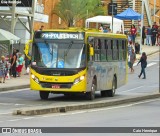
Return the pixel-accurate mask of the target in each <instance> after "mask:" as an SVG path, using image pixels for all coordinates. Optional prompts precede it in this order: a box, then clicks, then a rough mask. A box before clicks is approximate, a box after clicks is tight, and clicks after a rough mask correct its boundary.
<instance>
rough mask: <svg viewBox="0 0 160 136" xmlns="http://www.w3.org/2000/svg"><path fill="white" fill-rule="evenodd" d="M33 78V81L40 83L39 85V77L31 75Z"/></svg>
mask: <svg viewBox="0 0 160 136" xmlns="http://www.w3.org/2000/svg"><path fill="white" fill-rule="evenodd" d="M31 77H32V79H33V80H34V81H35V82H36V83H38V84H39V79H38V77H36V76H35V75H33V74H32V75H31Z"/></svg>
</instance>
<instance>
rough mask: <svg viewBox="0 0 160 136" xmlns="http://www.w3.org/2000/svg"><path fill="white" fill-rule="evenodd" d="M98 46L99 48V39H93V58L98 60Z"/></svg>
mask: <svg viewBox="0 0 160 136" xmlns="http://www.w3.org/2000/svg"><path fill="white" fill-rule="evenodd" d="M100 48H101V42H100V40H99V39H95V41H94V60H95V61H100Z"/></svg>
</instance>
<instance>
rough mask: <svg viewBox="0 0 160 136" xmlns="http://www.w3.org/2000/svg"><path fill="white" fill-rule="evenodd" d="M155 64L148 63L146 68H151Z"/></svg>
mask: <svg viewBox="0 0 160 136" xmlns="http://www.w3.org/2000/svg"><path fill="white" fill-rule="evenodd" d="M155 64H157V63H155V62H152V63H149V64H147V68H148V67H151V66H153V65H155Z"/></svg>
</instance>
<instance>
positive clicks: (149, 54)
mask: <svg viewBox="0 0 160 136" xmlns="http://www.w3.org/2000/svg"><path fill="white" fill-rule="evenodd" d="M158 52H160V51H159V50H158V51H154V52H151V53H148V54H147V56H151V55H153V54H155V53H158ZM139 55H140V56H139V57H138V58H137V59H138V60H139V59H140V58H141V54H139Z"/></svg>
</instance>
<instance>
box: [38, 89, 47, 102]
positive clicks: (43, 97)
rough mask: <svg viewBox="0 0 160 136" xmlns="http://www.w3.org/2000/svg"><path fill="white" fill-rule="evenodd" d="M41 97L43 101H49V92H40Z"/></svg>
mask: <svg viewBox="0 0 160 136" xmlns="http://www.w3.org/2000/svg"><path fill="white" fill-rule="evenodd" d="M39 95H40V98H41V99H42V100H47V99H48V96H49V92H46V91H39Z"/></svg>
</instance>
